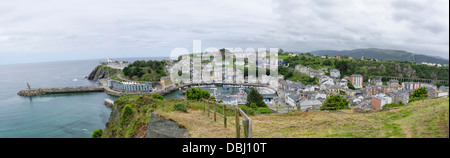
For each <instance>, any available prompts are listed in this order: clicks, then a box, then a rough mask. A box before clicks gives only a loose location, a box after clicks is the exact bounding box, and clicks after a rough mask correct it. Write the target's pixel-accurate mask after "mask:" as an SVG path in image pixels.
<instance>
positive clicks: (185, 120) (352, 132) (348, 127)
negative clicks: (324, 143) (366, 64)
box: [101, 95, 449, 138]
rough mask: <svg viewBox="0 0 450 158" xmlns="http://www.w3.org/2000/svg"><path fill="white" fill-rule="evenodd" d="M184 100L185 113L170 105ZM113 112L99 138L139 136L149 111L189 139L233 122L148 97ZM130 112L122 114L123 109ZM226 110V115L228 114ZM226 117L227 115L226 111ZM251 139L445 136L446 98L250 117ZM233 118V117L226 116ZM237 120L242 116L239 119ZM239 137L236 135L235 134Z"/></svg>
mask: <svg viewBox="0 0 450 158" xmlns="http://www.w3.org/2000/svg"><path fill="white" fill-rule="evenodd" d="M179 103H182V104H185V105H186V107H187V112H182V111H177V110H176V109H175V108H174V105H175V104H179ZM115 104H116V107H115V110H113V112H112V113H111V118H110V121H109V122H108V123H107V124H106V129H105V130H104V132H103V134H102V135H101V137H104V138H105V137H106V138H108V137H142V136H143V134H144V133H145V132H146V130H145V127H146V126H145V125H147V124H148V122H149V120H150V118H149V116H150V113H151V112H157V113H159V114H160V115H161V116H164V117H166V118H170V119H172V120H174V121H176V122H177V123H179V124H181V125H183V126H184V127H186V128H187V129H188V130H189V137H192V138H233V137H235V136H236V133H235V132H236V131H235V128H234V125H233V124H228V126H227V128H224V124H223V119H222V118H221V117H219V116H218V117H217V121H216V122H214V120H213V119H212V114H211V116H210V117H209V118H208V116H207V114H205V113H203V110H202V107H203V104H202V102H199V101H190V102H186V101H183V100H159V99H156V98H153V97H152V96H149V95H142V96H139V95H135V96H133V95H126V96H121V97H120V98H119V99H118V100H116V101H115ZM126 105H128V106H129V107H131V111H132V113H131V114H129V115H124V112H123V111H124V107H125V106H126ZM231 114H232V113H231ZM231 116H232V115H231ZM250 117H251V118H252V120H253V123H252V124H253V125H252V130H253V137H255V138H305V137H312V138H335V137H338V138H448V137H449V98H437V99H427V100H421V101H416V102H412V103H410V104H409V105H407V106H403V107H396V108H392V109H389V110H386V111H379V112H371V113H355V112H353V111H352V110H341V111H337V112H326V111H310V112H300V111H297V112H292V113H283V114H281V113H275V114H268V115H253V116H250ZM229 119H230V120H229V121H230V122H233V121H234V120H233V117H229ZM240 120H242V118H241V119H240ZM241 137H242V136H241Z"/></svg>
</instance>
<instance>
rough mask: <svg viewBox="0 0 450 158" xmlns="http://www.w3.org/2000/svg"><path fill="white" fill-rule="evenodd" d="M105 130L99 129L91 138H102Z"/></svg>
mask: <svg viewBox="0 0 450 158" xmlns="http://www.w3.org/2000/svg"><path fill="white" fill-rule="evenodd" d="M102 133H103V130H102V129H101V128H99V129H98V130H95V131H94V132H93V133H92V136H91V138H100V137H101V136H102Z"/></svg>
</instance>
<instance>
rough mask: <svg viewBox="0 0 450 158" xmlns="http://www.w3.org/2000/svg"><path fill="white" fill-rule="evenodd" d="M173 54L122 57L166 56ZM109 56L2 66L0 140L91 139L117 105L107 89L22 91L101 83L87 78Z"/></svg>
mask: <svg viewBox="0 0 450 158" xmlns="http://www.w3.org/2000/svg"><path fill="white" fill-rule="evenodd" d="M163 59H167V57H146V58H122V59H116V60H124V61H129V62H133V61H136V60H163ZM99 61H106V59H93V60H79V61H57V62H40V63H26V64H11V65H0V138H90V137H91V135H92V132H93V131H94V130H97V129H100V128H101V129H104V128H105V123H106V122H107V121H108V119H109V116H110V114H111V111H112V109H111V108H109V107H107V106H105V105H104V100H105V98H109V99H112V100H115V99H117V97H114V96H110V95H107V94H106V93H104V92H86V93H67V94H47V95H41V96H32V97H24V96H19V95H17V92H19V91H20V90H22V89H26V88H27V83H28V84H29V85H30V87H31V88H48V87H66V86H86V85H97V84H98V82H96V81H90V80H87V79H84V76H87V75H89V73H91V71H92V70H93V69H94V68H95V67H96V66H97V65H98V64H99Z"/></svg>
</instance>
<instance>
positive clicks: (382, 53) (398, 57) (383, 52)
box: [309, 48, 449, 65]
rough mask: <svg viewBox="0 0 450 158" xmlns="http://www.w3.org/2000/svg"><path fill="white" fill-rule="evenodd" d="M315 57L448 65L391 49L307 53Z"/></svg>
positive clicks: (431, 57) (440, 59)
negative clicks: (326, 56) (341, 57)
mask: <svg viewBox="0 0 450 158" xmlns="http://www.w3.org/2000/svg"><path fill="white" fill-rule="evenodd" d="M309 53H310V54H315V55H328V56H349V57H352V58H354V59H361V57H362V56H364V58H373V59H378V60H382V61H409V62H415V63H419V64H420V63H422V62H428V63H436V64H441V65H443V64H449V60H448V59H444V58H441V57H436V56H427V55H422V54H414V53H410V52H407V51H403V50H391V49H378V48H367V49H353V50H342V51H337V50H318V51H312V52H309Z"/></svg>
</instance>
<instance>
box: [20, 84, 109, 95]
mask: <svg viewBox="0 0 450 158" xmlns="http://www.w3.org/2000/svg"><path fill="white" fill-rule="evenodd" d="M103 90H104V88H103V87H102V86H76V87H56V88H30V89H24V90H21V91H19V92H18V93H17V95H20V96H37V95H44V94H55V93H80V92H101V91H103Z"/></svg>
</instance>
